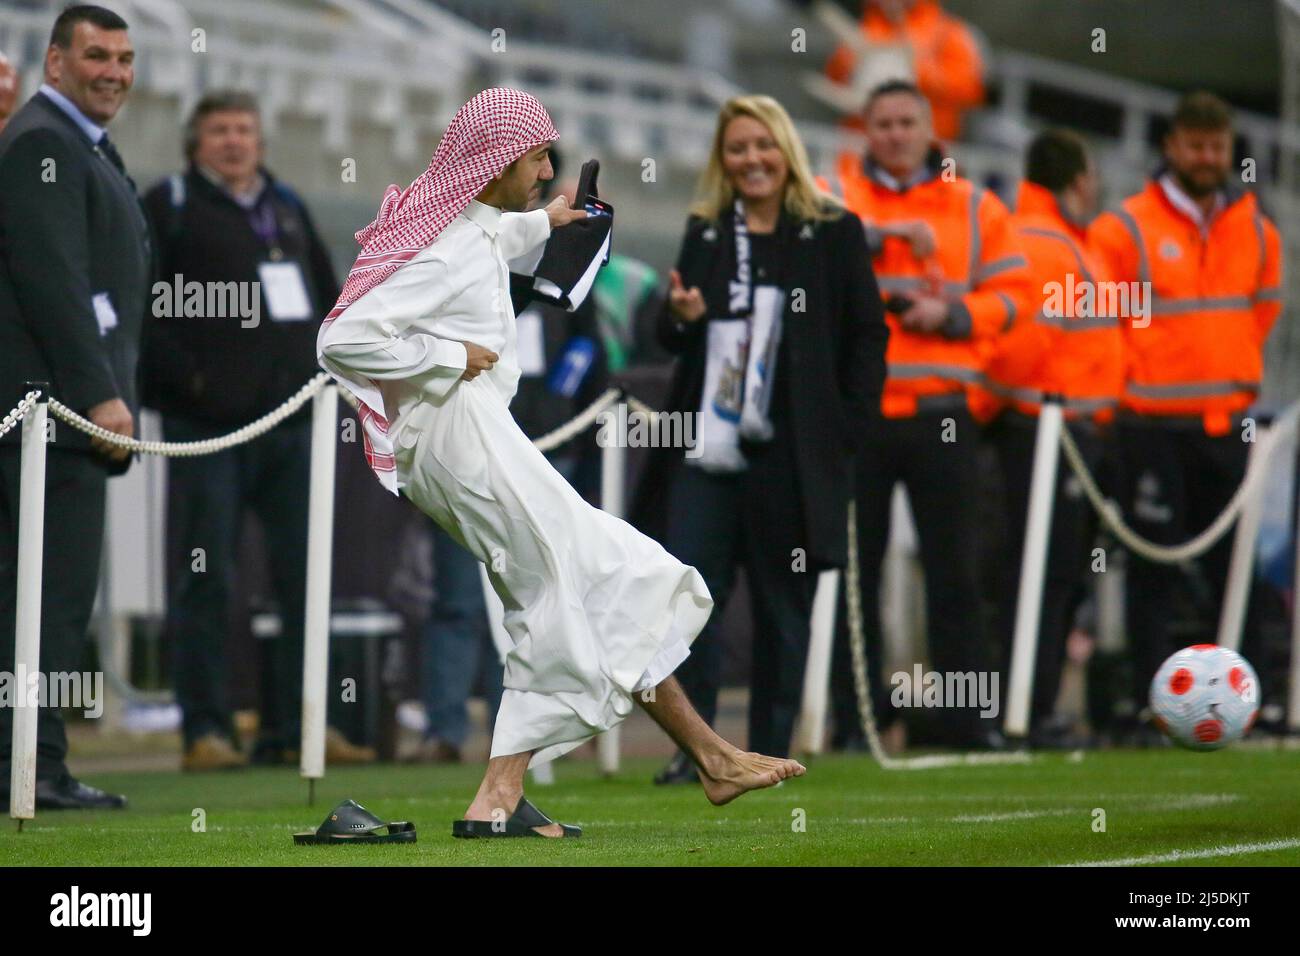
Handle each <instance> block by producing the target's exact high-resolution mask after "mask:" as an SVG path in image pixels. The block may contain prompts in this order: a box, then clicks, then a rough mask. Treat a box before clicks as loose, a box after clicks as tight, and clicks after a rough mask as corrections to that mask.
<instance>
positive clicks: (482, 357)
mask: <svg viewBox="0 0 1300 956" xmlns="http://www.w3.org/2000/svg"><path fill="white" fill-rule="evenodd" d="M460 344H461V345H463V346H465V373H464V374H463V375H461V381H464V382H470V381H473V380H474V379H476V378H478V375H479V373H480V372H486V371H489V370H490V369H491V368H492V366H493V365H495V364H496V362H497V359H499V358H501V356H499V355H497V353H496V352H493V351H492V350H491V349H485V348H484V347H483V346H481V345H475V344H474V343H473V342H461V343H460Z"/></svg>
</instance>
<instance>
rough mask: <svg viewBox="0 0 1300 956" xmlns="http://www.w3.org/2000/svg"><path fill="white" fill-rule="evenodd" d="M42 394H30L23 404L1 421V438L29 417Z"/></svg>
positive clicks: (18, 405) (15, 407)
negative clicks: (28, 414)
mask: <svg viewBox="0 0 1300 956" xmlns="http://www.w3.org/2000/svg"><path fill="white" fill-rule="evenodd" d="M40 395H41V393H40V392H28V393H27V395H26V396H25V397H24V398H23V400H22V401H21V402H19V403H18V404H17V405H15V406H14V409H13V411H11V412H10V413H9V414H8V415H6V416H5V417H4V419H3V420H0V438H3V437H4V436H5V435H7V434H9V431H10V429H12V428H13V427H14V426H15V425H17V424H18V423H19V422H20V421H22V420H23V419H24V418H26V417H27V413H28V412H30V411H31V410H32V406H33V405H35V404H36V399H38V398H40Z"/></svg>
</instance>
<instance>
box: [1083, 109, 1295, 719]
mask: <svg viewBox="0 0 1300 956" xmlns="http://www.w3.org/2000/svg"><path fill="white" fill-rule="evenodd" d="M1232 143H1233V134H1232V117H1231V112H1230V110H1229V107H1228V105H1227V104H1226V103H1224V102H1223V101H1222V100H1221V99H1219V98H1218V97H1217V96H1214V95H1213V94H1210V93H1204V92H1197V93H1190V94H1188V95H1187V96H1185V97H1184V98H1183V99H1182V100H1181V101H1180V102H1179V104H1178V108H1177V110H1176V111H1175V113H1174V117H1173V121H1172V124H1171V127H1170V130H1169V133H1168V135H1167V136H1166V138H1165V141H1164V155H1165V165H1164V166H1162V167H1161V168H1160V169H1159V170H1157V171H1156V173H1155V175H1154V176H1153V177H1152V179H1151V181H1150V182H1148V183H1147V186H1146V188H1145V189H1144V190H1143V191H1142V192H1140V193H1138V194H1137V195H1136V196H1131V197H1129V198H1128V199H1126V200H1125V201H1124V202H1123V203H1122V204H1121V206H1120V207H1119V208H1118V209H1116V210H1115V211H1113V212H1109V213H1106V214H1104V215H1102V216H1099V217H1098V218H1097V220H1096V221H1095V222H1094V223H1093V225H1092V227H1091V229H1090V235H1089V240H1090V242H1091V243H1092V244H1093V246H1094V248H1095V250H1096V252H1097V253H1098V254H1099V255H1100V256H1101V257H1102V258H1103V259H1104V260H1106V261H1107V262H1108V263H1109V265H1110V270H1109V271H1110V273H1111V277H1112V278H1113V279H1115V280H1118V281H1123V282H1129V283H1132V282H1138V283H1143V285H1142V286H1140V289H1141V294H1142V299H1141V300H1140V301H1141V302H1142V306H1143V307H1142V308H1141V309H1136V310H1133V311H1134V312H1135V313H1140V317H1131V318H1130V319H1129V320H1127V321H1125V322H1123V323H1122V325H1123V329H1124V336H1125V350H1126V352H1127V365H1128V370H1127V375H1126V381H1125V385H1124V394H1123V397H1122V400H1121V415H1120V418H1119V429H1118V431H1119V440H1120V448H1121V453H1122V455H1123V459H1124V472H1125V489H1124V495H1125V499H1126V500H1125V502H1124V504H1125V508H1126V511H1127V514H1126V519H1127V520H1128V522H1129V523H1130V524H1131V525H1132V526H1133V527H1134V528H1135V529H1136V530H1137V531H1138V533H1139V534H1141V535H1143V536H1144V537H1146V538H1149V539H1152V540H1154V541H1157V542H1159V543H1161V544H1175V543H1179V542H1182V541H1185V540H1187V539H1188V538H1190V537H1192V536H1193V535H1195V534H1197V533H1199V532H1200V531H1202V530H1203V529H1204V528H1205V527H1206V526H1207V525H1208V524H1209V523H1210V522H1211V521H1213V520H1214V518H1215V517H1216V516H1217V515H1218V514H1219V513H1220V512H1221V511H1222V510H1223V508H1224V506H1225V505H1227V503H1228V501H1229V499H1230V498H1231V497H1232V495H1233V492H1235V491H1236V489H1237V487H1238V485H1240V484H1241V480H1242V477H1243V476H1244V475H1245V472H1246V459H1247V456H1248V455H1249V452H1250V447H1251V445H1250V440H1251V439H1252V438H1253V434H1252V433H1251V431H1250V430H1249V429H1248V428H1246V427H1243V424H1242V416H1243V415H1244V414H1245V412H1246V410H1247V409H1248V408H1249V406H1250V405H1251V403H1252V402H1253V401H1254V400H1255V397H1256V395H1257V393H1258V391H1259V386H1260V378H1261V376H1262V373H1263V349H1264V341H1265V339H1266V338H1267V337H1268V332H1269V329H1270V328H1271V327H1272V325H1273V323H1274V321H1275V320H1276V319H1277V317H1278V314H1279V313H1280V312H1281V309H1282V266H1281V258H1282V257H1281V241H1280V239H1279V238H1278V231H1277V229H1276V227H1275V226H1274V225H1273V223H1272V222H1271V221H1270V220H1269V219H1268V217H1267V216H1265V215H1264V214H1263V212H1262V211H1261V210H1260V208H1259V203H1258V202H1257V200H1256V199H1255V196H1254V195H1252V194H1251V193H1248V192H1246V191H1245V190H1243V189H1242V187H1241V184H1240V183H1238V182H1233V181H1230V180H1229V173H1230V170H1232V168H1233V155H1232ZM1132 301H1133V299H1132V296H1131V295H1130V302H1132ZM1231 548H1232V543H1231V539H1230V538H1223V539H1222V540H1220V541H1219V543H1218V544H1217V545H1216V546H1215V547H1214V548H1213V549H1211V550H1210V551H1209V552H1208V553H1207V554H1206V555H1205V557H1204V559H1203V560H1202V563H1201V564H1202V570H1203V571H1204V573H1205V576H1206V578H1207V581H1208V584H1209V585H1210V586H1211V588H1212V589H1213V590H1214V592H1215V595H1216V598H1217V599H1218V601H1216V603H1215V605H1214V606H1215V607H1217V606H1218V603H1220V602H1221V599H1222V596H1223V589H1224V584H1225V581H1226V578H1227V569H1228V560H1229V556H1230V553H1231ZM1128 574H1129V579H1128V580H1129V586H1128V633H1129V635H1130V636H1131V638H1132V640H1133V642H1134V663H1135V665H1136V673H1135V681H1136V685H1137V686H1136V687H1135V690H1136V692H1137V696H1136V699H1137V700H1138V701H1140V700H1142V699H1143V698H1144V697H1145V682H1146V681H1148V680H1150V676H1151V675H1152V674H1154V673H1155V671H1156V669H1157V668H1158V667H1159V665H1160V663H1161V661H1162V660H1163V659H1164V658H1165V657H1166V656H1168V655H1169V654H1170V653H1172V652H1173V651H1174V650H1176V649H1177V647H1176V646H1175V645H1176V644H1177V643H1179V641H1178V639H1177V635H1176V634H1174V633H1172V631H1171V628H1170V623H1171V620H1172V618H1173V614H1172V613H1171V611H1172V606H1171V605H1172V601H1173V598H1174V590H1175V588H1176V586H1177V584H1178V579H1179V577H1180V574H1181V570H1180V568H1179V567H1177V566H1174V565H1166V564H1154V563H1152V562H1148V561H1144V560H1142V559H1140V558H1137V559H1135V560H1133V561H1132V562H1130V567H1129V572H1128ZM1182 643H1185V641H1183V642H1182Z"/></svg>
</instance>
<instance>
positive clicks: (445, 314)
mask: <svg viewBox="0 0 1300 956" xmlns="http://www.w3.org/2000/svg"><path fill="white" fill-rule="evenodd" d="M549 235H550V224H549V220H548V217H547V215H546V212H545V210H537V211H534V212H529V213H502V212H501V211H500V210H498V209H496V208H494V207H492V206H486V205H483V204H482V203H479V202H477V201H472V202H471V203H470V205H469V208H468V209H466V211H465V212H464V213H463V214H461V215H460V216H458V217H457V218H456V219H455V220H453V221H452V222H451V224H450V225H448V226H447V228H446V229H444V230H443V232H442V234H441V235H439V237H438V238H437V240H436V241H434V242H433V243H432V244H431V245H429V246H427V247H426V248H425V249H423V250H421V251H420V252H419V253H418V254H417V255H416V256H415V257H414V258H413V259H411V260H410V261H409V262H407V263H406V264H405V265H403V266H402V268H400V269H398V270H397V271H396V272H395V273H393V275H391V276H389V277H388V279H386V280H385V281H384V282H382V283H381V284H379V285H378V286H375V287H374V288H373V289H371V290H370V291H369V292H367V293H366V294H365V295H363V296H362V297H361V298H360V299H358V300H357V301H356V302H354V303H353V304H352V305H351V306H350V307H348V309H347V310H346V311H344V312H343V313H341V314H340V315H339V316H338V317H337V318H335V319H334V320H333V321H332V322H331V323H330V324H329V325H327V326H325V327H324V328H323V329H322V332H321V336H320V341H319V343H318V346H319V351H320V355H321V364H322V366H323V367H324V368H325V369H326V370H327V371H329V372H330V373H331V374H333V375H335V377H336V378H338V379H339V381H340V383H341V384H342V385H343V386H344V387H352V388H353V389H354V390H359V386H358V383H359V382H362V383H364V382H365V381H366V380H369V381H370V382H373V383H375V384H376V385H377V386H378V389H379V392H380V393H381V394H382V396H383V403H384V415H385V417H386V418H387V419H388V421H389V423H390V424H389V435H390V436H391V437H392V440H393V441H392V443H393V446H394V458H395V461H396V470H397V485H398V487H399V488H400V489H401V490H402V493H403V494H404V495H405V496H406V497H407V498H409V499H410V500H411V501H412V502H414V503H415V504H416V505H417V506H418V507H419V508H420V509H421V510H422V511H424V512H425V513H427V514H428V515H430V516H431V517H432V518H433V519H434V520H435V521H436V522H438V524H439V525H441V526H442V527H443V528H445V529H446V530H447V531H448V532H449V533H450V534H451V535H452V536H453V537H454V538H456V540H457V541H459V542H460V543H461V544H463V545H464V546H465V547H466V548H468V549H469V550H470V551H471V552H472V553H473V554H474V556H475V557H477V558H478V559H479V560H480V561H482V562H483V563H484V564H485V565H486V566H487V570H488V576H489V578H490V579H491V581H492V586H493V588H494V589H495V590H496V593H497V594H498V595H499V596H500V598H501V601H502V603H503V604H504V605H505V627H506V630H507V632H508V633H509V634H510V638H511V640H512V641H513V642H514V648H513V649H512V650H511V652H510V654H509V655H508V656H507V658H506V666H505V680H504V684H505V690H504V693H503V695H502V698H501V707H500V710H499V711H498V714H497V722H496V726H495V728H494V731H493V735H492V756H493V757H498V756H503V755H507V754H515V753H521V752H524V751H535V754H534V756H533V759H532V763H533V764H536V763H538V762H541V761H544V760H549V759H551V758H553V757H556V756H559V755H560V754H562V753H564V752H566V751H568V750H571V749H573V748H574V747H576V746H578V745H579V744H581V743H582V742H583V741H585V740H587V739H589V738H591V737H592V736H594V735H595V734H597V733H600V732H601V731H604V730H608V729H609V728H610V727H613V726H614V725H615V724H617V723H618V722H619V721H621V720H622V719H623V718H624V717H626V716H627V715H628V714H629V713H630V712H631V710H632V708H633V706H634V700H633V694H635V693H639V692H642V691H645V690H647V689H649V688H651V687H653V686H655V685H656V684H658V683H659V682H660V681H662V680H663V679H664V678H665V677H667V676H668V675H669V674H671V673H672V672H673V670H675V669H676V668H677V666H678V665H679V664H680V663H681V662H682V661H683V660H685V658H686V656H687V654H688V653H689V650H688V648H689V646H690V643H691V642H692V641H693V640H694V639H695V637H696V635H697V634H699V632H700V630H701V629H702V628H703V627H704V624H705V622H706V621H707V620H708V617H709V614H710V612H711V610H712V608H713V599H712V598H711V597H710V595H709V591H708V588H707V587H706V586H705V584H704V579H703V578H702V577H701V576H700V574H699V572H697V571H696V570H695V569H694V568H692V567H688V566H686V565H684V564H682V563H681V562H679V561H678V560H676V559H675V558H673V557H672V556H671V555H669V554H668V553H667V552H666V551H665V550H664V549H663V548H662V547H661V546H660V545H659V544H658V543H656V542H655V541H653V540H651V539H650V538H647V537H646V536H645V535H643V534H641V533H640V532H639V531H637V530H636V529H635V528H633V527H632V526H631V525H629V524H627V523H626V522H623V521H621V520H619V519H618V518H615V517H613V516H612V515H609V514H606V513H605V512H603V511H600V510H599V509H597V508H593V507H591V506H590V505H589V504H587V502H586V501H584V500H583V498H582V497H581V496H580V495H579V494H578V493H577V492H576V491H574V490H573V488H572V486H570V485H569V483H568V482H567V481H565V480H564V478H563V477H561V476H560V474H559V473H558V472H556V471H555V469H554V468H552V467H551V465H550V463H549V462H548V461H547V460H546V457H545V456H544V455H543V454H542V453H541V452H540V451H538V450H537V449H536V447H534V446H533V443H532V442H531V441H530V440H529V439H528V437H527V436H526V435H524V433H523V431H522V430H521V429H520V428H519V426H518V425H517V424H516V423H515V421H514V419H513V418H512V417H511V415H510V410H509V404H510V400H511V399H512V398H513V397H514V394H515V389H516V386H517V384H518V381H519V376H520V368H519V362H518V351H517V342H516V330H515V315H514V309H513V307H512V306H511V303H510V270H511V268H512V267H513V269H514V271H516V272H522V273H531V272H532V270H533V268H535V267H536V264H537V261H538V260H539V259H540V258H541V252H542V249H543V248H544V245H545V241H546V239H547V237H548V236H549ZM507 263H509V265H508V264H507ZM462 342H473V343H475V344H477V345H481V346H483V347H485V348H488V349H491V350H492V351H494V352H496V353H497V354H498V355H499V356H500V359H499V360H498V361H497V363H496V365H495V366H494V367H493V368H492V369H491V370H490V371H487V372H483V373H481V374H480V375H479V376H478V377H476V378H475V379H473V380H472V381H461V374H462V373H463V372H464V370H465V363H466V352H465V347H464V346H463V345H462V344H461V343H462ZM372 394H373V391H372Z"/></svg>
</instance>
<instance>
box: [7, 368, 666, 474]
mask: <svg viewBox="0 0 1300 956" xmlns="http://www.w3.org/2000/svg"><path fill="white" fill-rule="evenodd" d="M329 380H330V376H329V375H327V374H326V373H325V372H321V373H320V374H319V375H317V376H316V377H315V378H313V379H311V381H309V382H307V383H306V384H305V385H303V387H302V388H300V389H299V390H298V391H297V392H296V393H294V395H292V396H291V397H290V398H288V399H286V400H285V402H284V403H283V404H282V405H280V407H279V408H276V409H275V410H273V411H270V412H268V413H267V414H265V415H263V416H262V417H261V418H259V419H257V420H256V421H254V422H250V423H249V424H247V425H244V426H242V427H241V428H237V429H236V430H235V431H233V432H231V433H230V434H228V435H221V436H219V437H217V438H205V439H203V440H201V441H189V442H163V441H141V440H140V439H137V438H127V437H126V436H125V435H119V434H117V433H116V432H111V431H109V430H108V429H106V428H101V427H100V426H99V425H96V424H95V423H94V422H92V421H90V420H89V419H86V418H84V417H82V416H81V415H78V414H77V413H76V412H74V411H73V410H72V409H70V408H68V406H66V405H64V404H63V403H62V402H60V401H59V400H58V399H55V398H51V399H50V400H49V401H50V411H51V412H53V413H54V415H55V416H57V417H58V418H60V419H61V420H63V421H65V422H67V423H68V424H69V425H71V426H72V427H73V428H75V429H77V430H78V431H81V432H84V433H85V434H87V435H90V436H91V437H93V438H102V439H103V440H104V441H106V442H109V443H110V444H113V445H117V446H119V447H122V448H127V449H130V450H131V451H134V452H139V453H140V454H142V455H162V456H165V457H172V458H182V457H196V456H199V455H210V454H213V453H215V452H219V451H224V450H225V449H227V448H233V447H234V446H235V445H242V444H244V443H245V442H249V441H252V440H253V439H255V438H260V437H261V436H262V435H265V434H266V433H267V432H269V431H270V430H271V429H273V428H274V427H275V426H276V425H278V424H280V422H282V421H284V420H285V419H286V418H288V417H289V416H290V415H292V414H293V413H294V412H296V411H298V409H300V408H302V406H303V405H304V404H306V402H307V400H308V399H309V398H312V397H313V396H314V395H315V394H316V393H317V392H319V391H320V390H321V389H322V388H323V387H324V386H325V385H326V384H328V382H329ZM340 392H341V394H342V396H343V399H344V401H346V402H347V403H348V404H349V405H350V406H352V408H353V410H356V409H357V408H359V407H360V403H359V402H358V401H357V399H356V398H355V397H354V396H353V395H352V394H351V393H350V392H348V391H347V390H346V389H341V390H340ZM39 397H40V392H28V393H27V396H26V397H25V398H24V399H23V400H22V401H21V402H19V403H18V404H17V405H16V406H15V407H14V409H13V410H12V411H11V412H9V413H8V414H7V415H5V416H4V419H3V420H0V438H2V437H4V435H5V434H6V433H7V432H9V430H10V429H12V428H14V427H15V426H16V425H17V424H18V423H19V422H20V421H22V420H23V418H25V417H26V415H27V412H28V411H29V410H30V409H31V407H32V406H33V405H34V404H36V400H37V398H39ZM622 397H623V390H622V389H620V388H609V389H606V390H605V392H603V393H602V394H601V395H600V397H599V398H597V399H596V400H595V401H594V402H592V403H591V404H590V405H588V406H587V407H586V408H585V409H584V410H583V411H581V412H579V413H578V415H577V416H575V417H574V418H572V419H571V420H569V421H567V422H565V423H564V424H563V425H561V426H559V427H558V428H556V429H555V430H554V431H551V432H548V433H547V434H545V435H542V436H541V437H540V438H537V439H535V440H534V441H533V444H534V445H536V446H537V448H538V449H539V450H540V451H543V452H548V451H552V450H554V449H556V448H558V447H560V446H561V445H563V444H565V443H566V442H568V441H572V440H573V439H574V438H575V437H576V436H578V435H580V434H582V433H583V432H584V431H586V430H587V429H588V428H590V427H591V426H592V425H593V424H595V422H596V420H597V419H598V418H599V417H600V416H601V414H602V413H603V412H604V411H605V410H606V409H608V408H609V407H610V406H611V405H613V404H614V403H615V402H617V401H618V400H619V399H620V398H622ZM628 401H629V403H630V404H631V405H632V406H633V408H634V410H636V411H641V412H642V413H643V414H647V415H651V416H657V415H658V412H656V411H654V410H653V409H651V408H650V407H649V406H648V405H646V404H645V403H644V402H642V401H640V400H638V399H635V398H630V397H629V399H628Z"/></svg>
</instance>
